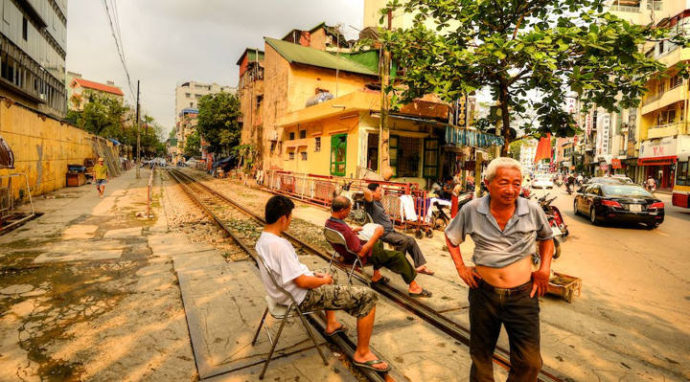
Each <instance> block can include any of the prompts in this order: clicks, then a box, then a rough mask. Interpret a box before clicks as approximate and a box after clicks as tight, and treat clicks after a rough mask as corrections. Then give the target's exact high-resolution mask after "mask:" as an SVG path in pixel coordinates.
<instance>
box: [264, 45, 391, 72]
mask: <svg viewBox="0 0 690 382" xmlns="http://www.w3.org/2000/svg"><path fill="white" fill-rule="evenodd" d="M264 40H266V43H267V44H268V45H270V46H271V47H272V48H273V49H275V50H276V51H277V52H278V54H280V55H281V56H283V58H285V59H286V60H287V61H288V62H290V63H298V64H305V65H311V66H317V67H320V68H328V69H333V70H335V69H338V70H342V71H344V72H350V73H358V74H366V75H370V76H378V72H376V71H375V70H372V69H371V68H369V67H367V66H365V65H362V64H360V63H358V62H355V61H353V60H351V59H349V58H348V56H347V55H344V54H343V55H341V56H340V57H338V56H336V55H335V54H333V53H329V52H324V51H321V50H318V49H314V48H307V47H304V46H301V45H298V44H293V43H290V42H286V41H282V40H276V39H273V38H269V37H264Z"/></svg>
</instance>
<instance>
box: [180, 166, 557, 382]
mask: <svg viewBox="0 0 690 382" xmlns="http://www.w3.org/2000/svg"><path fill="white" fill-rule="evenodd" d="M176 171H177V170H176ZM180 173H181V174H182V175H183V176H184V177H185V178H186V179H188V181H190V182H194V183H197V184H199V185H201V187H203V188H204V189H206V190H207V191H208V192H210V193H213V194H214V195H216V196H217V197H219V198H221V199H224V200H225V201H227V202H228V203H230V204H232V205H233V206H234V207H236V208H237V209H239V210H241V211H243V212H244V213H246V214H247V215H249V216H251V217H253V218H254V219H256V220H257V221H259V222H260V223H262V224H264V223H265V221H264V219H263V218H262V217H261V216H258V215H257V214H255V213H254V212H252V211H250V210H248V209H247V208H246V207H244V206H242V205H240V204H239V203H237V202H235V201H234V200H232V199H230V198H229V197H227V196H225V195H223V194H221V193H219V192H217V191H216V190H213V189H212V188H210V187H209V186H207V185H205V184H203V182H200V181H199V180H197V179H194V178H193V177H192V176H190V175H188V174H185V173H182V172H180ZM284 234H285V236H286V237H288V238H289V239H290V240H292V241H294V242H296V243H298V244H299V245H300V246H302V247H304V248H305V249H307V250H309V251H310V252H312V253H313V254H316V255H318V256H320V257H322V258H323V259H325V260H330V258H331V256H330V255H329V254H327V253H324V252H323V251H322V250H320V249H318V248H315V247H314V246H312V245H311V244H309V243H305V242H303V241H302V240H300V239H298V238H297V237H296V236H294V235H292V234H291V233H289V232H284ZM334 264H335V263H334ZM335 265H337V266H339V268H340V269H341V270H343V271H345V272H347V271H349V269H345V267H343V266H341V265H340V264H335ZM353 277H354V278H356V279H357V280H358V281H360V282H362V283H364V284H365V285H370V284H371V283H370V280H369V278H368V277H367V276H365V275H364V274H363V273H362V272H361V270H359V271H358V272H357V273H354V274H353ZM371 287H372V289H374V290H376V291H378V292H379V293H381V294H382V295H384V296H385V297H386V298H388V299H389V300H391V301H393V302H395V303H397V304H398V305H399V306H401V307H403V308H405V309H406V310H408V311H410V312H412V313H414V314H415V315H417V316H418V317H420V318H421V319H423V320H424V321H426V322H428V323H429V324H431V325H433V326H434V327H436V328H437V329H439V330H441V331H442V332H444V333H446V334H448V335H449V336H450V337H451V338H453V339H454V340H457V341H458V342H460V343H462V344H464V345H466V346H468V347H469V344H470V337H469V335H470V331H469V329H468V328H466V327H464V326H462V325H460V324H459V323H457V322H455V321H453V320H451V319H449V318H447V317H446V316H444V315H442V314H441V313H439V312H437V311H436V310H435V309H434V308H432V307H431V306H429V305H427V304H425V303H423V302H420V301H419V300H416V299H413V298H411V297H409V296H408V295H407V294H405V293H403V292H401V291H399V290H397V289H396V288H393V287H392V286H390V285H385V284H382V285H373V286H371ZM493 360H494V363H495V364H497V365H499V366H500V367H502V368H503V369H505V370H510V351H509V350H507V349H505V348H503V347H502V346H496V350H495V353H494V356H493ZM538 380H539V381H540V382H562V381H563V379H562V378H560V377H558V376H557V375H556V373H555V371H552V370H544V369H543V368H542V370H541V371H540V373H539V377H538Z"/></svg>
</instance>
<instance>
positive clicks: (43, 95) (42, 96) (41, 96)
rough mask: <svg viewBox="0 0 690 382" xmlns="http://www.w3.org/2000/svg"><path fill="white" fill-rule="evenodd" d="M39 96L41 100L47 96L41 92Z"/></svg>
mask: <svg viewBox="0 0 690 382" xmlns="http://www.w3.org/2000/svg"><path fill="white" fill-rule="evenodd" d="M40 98H41V101H45V100H46V99H48V96H47V95H45V94H43V93H41V95H40Z"/></svg>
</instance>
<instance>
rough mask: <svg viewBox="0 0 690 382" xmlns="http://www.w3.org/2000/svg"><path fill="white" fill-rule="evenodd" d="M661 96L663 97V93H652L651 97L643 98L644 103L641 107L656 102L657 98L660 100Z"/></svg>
mask: <svg viewBox="0 0 690 382" xmlns="http://www.w3.org/2000/svg"><path fill="white" fill-rule="evenodd" d="M663 95H664V92H661V93H654V94H652V95H649V96H647V97H645V99H644V101H642V105H643V106H645V105H649V104H650V103H652V102H654V101H656V100H658V99H659V98H661V96H663Z"/></svg>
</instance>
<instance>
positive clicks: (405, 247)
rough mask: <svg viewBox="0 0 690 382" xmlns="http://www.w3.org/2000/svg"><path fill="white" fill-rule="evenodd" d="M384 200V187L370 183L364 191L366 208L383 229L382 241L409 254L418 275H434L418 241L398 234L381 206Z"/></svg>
mask: <svg viewBox="0 0 690 382" xmlns="http://www.w3.org/2000/svg"><path fill="white" fill-rule="evenodd" d="M382 198H383V187H381V185H380V184H378V183H369V185H368V186H367V188H365V189H364V200H365V203H364V207H365V208H366V210H367V213H368V214H369V215H371V218H372V220H374V223H376V224H378V225H380V226H382V227H383V236H381V240H382V241H383V242H384V243H388V244H390V245H392V246H393V247H394V248H396V249H399V250H400V251H401V252H402V253H408V254H409V255H410V256H412V260H413V261H414V266H415V269H416V271H417V272H418V273H424V274H425V275H433V274H434V271H432V270H431V269H429V267H427V266H426V265H425V264H426V259H425V258H424V254H422V250H421V249H419V245H417V241H416V240H415V239H414V238H412V237H409V236H407V235H405V234H403V233H400V232H396V231H395V229H394V228H393V222H392V221H391V218H390V217H389V216H388V214H387V213H386V210H385V209H384V208H383V205H382V204H381V199H382Z"/></svg>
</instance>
